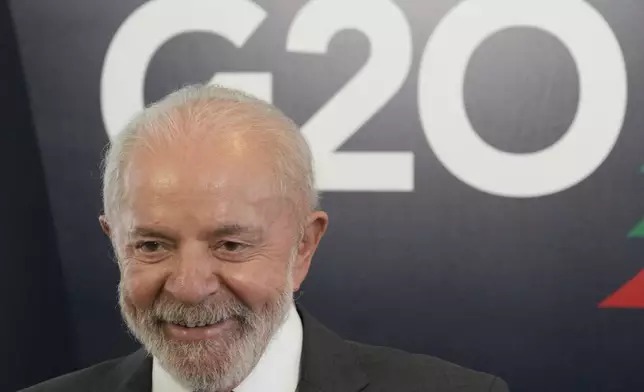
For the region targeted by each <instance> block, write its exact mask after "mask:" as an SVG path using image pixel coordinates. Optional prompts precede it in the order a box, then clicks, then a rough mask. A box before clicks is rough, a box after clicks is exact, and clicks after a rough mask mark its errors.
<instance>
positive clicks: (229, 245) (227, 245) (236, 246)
mask: <svg viewBox="0 0 644 392" xmlns="http://www.w3.org/2000/svg"><path fill="white" fill-rule="evenodd" d="M245 247H246V245H244V244H242V243H239V242H234V241H224V242H223V243H222V244H221V245H220V246H219V248H220V249H222V250H223V251H225V252H231V253H233V252H239V251H241V250H243V249H244V248H245Z"/></svg>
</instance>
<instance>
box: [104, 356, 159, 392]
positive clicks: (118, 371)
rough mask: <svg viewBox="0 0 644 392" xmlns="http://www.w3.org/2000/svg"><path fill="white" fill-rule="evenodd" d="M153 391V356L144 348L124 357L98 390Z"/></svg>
mask: <svg viewBox="0 0 644 392" xmlns="http://www.w3.org/2000/svg"><path fill="white" fill-rule="evenodd" d="M151 391H152V357H150V356H148V355H147V353H146V352H145V350H143V349H139V350H138V351H136V352H134V353H133V354H131V355H129V356H127V357H125V358H123V360H122V361H120V362H119V363H118V365H117V366H116V367H115V368H114V369H113V370H112V371H111V372H110V373H109V374H108V375H107V377H106V379H105V380H104V382H103V383H101V386H100V387H99V388H97V392H151Z"/></svg>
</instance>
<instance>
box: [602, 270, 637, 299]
mask: <svg viewBox="0 0 644 392" xmlns="http://www.w3.org/2000/svg"><path fill="white" fill-rule="evenodd" d="M599 307H600V308H632V309H640V308H644V270H641V271H640V272H639V273H638V274H637V275H635V277H634V278H633V279H631V280H629V281H628V282H627V283H626V284H625V285H623V286H622V287H620V288H619V290H617V291H616V292H614V293H613V294H611V295H610V296H609V297H608V298H606V299H605V300H603V301H602V302H601V303H600V304H599Z"/></svg>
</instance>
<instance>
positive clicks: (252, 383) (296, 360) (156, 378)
mask: <svg viewBox="0 0 644 392" xmlns="http://www.w3.org/2000/svg"><path fill="white" fill-rule="evenodd" d="M301 355H302V320H300V315H299V314H298V313H297V310H296V309H295V306H292V307H291V309H290V310H289V313H288V315H287V317H286V320H285V321H284V324H283V325H282V326H281V327H280V329H278V330H277V332H275V335H274V336H273V338H272V339H271V341H270V342H269V343H268V346H267V347H266V350H264V353H263V354H262V356H261V358H260V359H259V361H258V362H257V365H255V367H254V368H253V370H252V371H251V373H250V374H249V375H248V377H246V379H245V380H244V381H242V383H241V384H239V386H238V387H237V388H235V389H234V392H266V391H271V392H295V390H296V389H297V383H298V381H299V379H300V357H301ZM152 392H190V391H189V390H187V389H186V388H185V387H183V386H182V385H180V384H179V383H178V382H177V381H176V380H175V379H174V378H173V377H172V376H171V375H170V374H169V373H168V372H166V371H165V369H163V368H162V367H161V365H160V364H159V362H158V361H157V360H156V359H154V360H153V362H152Z"/></svg>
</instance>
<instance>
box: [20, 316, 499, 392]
mask: <svg viewBox="0 0 644 392" xmlns="http://www.w3.org/2000/svg"><path fill="white" fill-rule="evenodd" d="M300 315H301V317H302V324H303V329H304V341H303V346H302V363H301V372H300V383H299V385H298V392H358V391H363V392H508V387H507V385H506V383H505V382H504V381H503V380H501V379H499V378H496V377H494V376H490V375H487V374H484V373H479V372H475V371H472V370H468V369H465V368H462V367H460V366H457V365H454V364H451V363H448V362H445V361H442V360H440V359H437V358H433V357H429V356H426V355H418V354H410V353H407V352H404V351H400V350H395V349H391V348H385V347H375V346H367V345H364V344H359V343H354V342H348V341H344V340H342V339H341V338H340V337H339V336H337V335H336V334H334V333H333V332H331V331H329V330H328V329H327V328H325V327H324V326H322V325H321V324H320V323H319V322H317V321H316V320H315V319H314V318H313V317H312V316H310V315H309V314H308V313H306V312H304V311H302V310H301V309H300ZM151 375H152V360H151V358H150V357H149V356H147V355H146V353H145V352H144V351H143V350H139V351H137V352H135V353H134V354H131V355H129V356H127V357H124V358H119V359H115V360H111V361H107V362H103V363H101V364H98V365H95V366H92V367H90V368H87V369H83V370H80V371H77V372H74V373H70V374H67V375H65V376H61V377H58V378H55V379H52V380H49V381H46V382H44V383H42V384H38V385H35V386H33V387H31V388H28V389H25V390H23V392H150V391H151V384H152V377H151ZM267 392H281V391H267Z"/></svg>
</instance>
